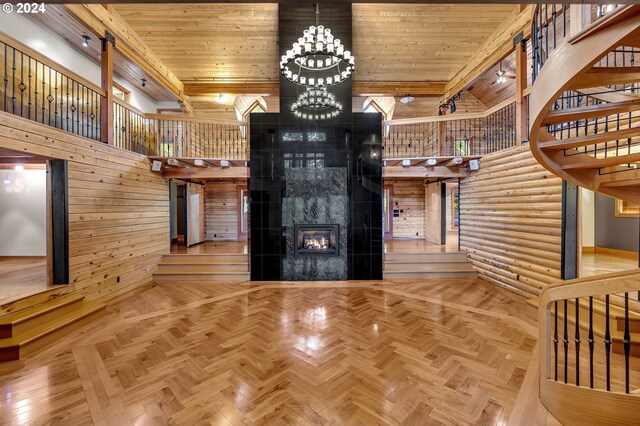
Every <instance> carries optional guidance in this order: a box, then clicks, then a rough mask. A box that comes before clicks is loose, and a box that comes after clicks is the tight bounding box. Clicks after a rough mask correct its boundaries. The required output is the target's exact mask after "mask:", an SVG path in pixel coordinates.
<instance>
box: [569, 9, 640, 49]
mask: <svg viewBox="0 0 640 426" xmlns="http://www.w3.org/2000/svg"><path fill="white" fill-rule="evenodd" d="M633 9H634V5H632V4H628V5H626V6H620V7H618V8H616V9H615V10H614V11H613V12H611V13H607V14H606V15H604V16H603V17H601V18H600V19H598V20H596V21H594V22H592V23H591V24H590V25H588V26H587V27H585V28H583V29H582V30H581V31H580V32H578V33H577V34H575V35H574V36H572V37H570V38H569V39H568V40H567V41H568V42H569V43H570V44H575V43H577V42H579V41H580V40H582V39H584V38H585V37H588V36H590V35H591V34H594V33H596V32H598V31H600V30H602V29H604V28H607V27H609V26H611V25H613V24H615V23H616V22H619V21H620V20H622V19H625V18H626V17H627V16H628V15H629V14H630V13H631V14H634V13H638V11H637V10H633Z"/></svg>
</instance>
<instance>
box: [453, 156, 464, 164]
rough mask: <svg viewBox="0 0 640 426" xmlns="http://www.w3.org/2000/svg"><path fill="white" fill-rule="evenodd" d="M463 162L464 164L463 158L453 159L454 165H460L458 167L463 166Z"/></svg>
mask: <svg viewBox="0 0 640 426" xmlns="http://www.w3.org/2000/svg"><path fill="white" fill-rule="evenodd" d="M463 162H464V160H463V159H462V157H455V158H454V159H453V164H458V165H460V164H462V163H463Z"/></svg>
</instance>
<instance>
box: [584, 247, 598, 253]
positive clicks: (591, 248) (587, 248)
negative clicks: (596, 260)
mask: <svg viewBox="0 0 640 426" xmlns="http://www.w3.org/2000/svg"><path fill="white" fill-rule="evenodd" d="M595 252H596V248H595V247H593V246H590V247H582V254H594V253H595Z"/></svg>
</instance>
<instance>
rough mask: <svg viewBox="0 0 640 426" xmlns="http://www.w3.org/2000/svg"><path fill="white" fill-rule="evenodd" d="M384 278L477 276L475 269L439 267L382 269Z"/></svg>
mask: <svg viewBox="0 0 640 426" xmlns="http://www.w3.org/2000/svg"><path fill="white" fill-rule="evenodd" d="M383 275H384V279H385V280H393V279H426V280H428V279H435V278H458V279H472V278H478V273H477V272H476V271H460V270H453V269H451V270H447V269H444V268H443V269H441V270H437V271H431V270H429V271H424V270H423V271H384V274H383Z"/></svg>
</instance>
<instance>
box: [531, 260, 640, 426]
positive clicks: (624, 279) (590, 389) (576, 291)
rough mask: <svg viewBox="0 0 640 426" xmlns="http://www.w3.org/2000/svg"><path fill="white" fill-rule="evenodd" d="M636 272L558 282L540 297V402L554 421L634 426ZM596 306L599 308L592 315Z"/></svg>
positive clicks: (638, 374)
mask: <svg viewBox="0 0 640 426" xmlns="http://www.w3.org/2000/svg"><path fill="white" fill-rule="evenodd" d="M638 290H640V270H638V269H636V270H632V271H625V272H622V273H614V274H607V275H602V276H598V277H589V278H584V279H577V280H572V281H567V282H563V283H561V284H558V285H555V286H551V287H548V288H547V289H545V290H544V291H543V292H542V293H541V295H540V305H539V314H538V315H539V328H540V340H539V348H540V400H541V401H542V402H543V404H544V405H545V407H546V408H547V409H548V410H549V412H550V413H551V414H552V415H553V416H554V417H556V418H557V419H558V420H560V422H562V423H565V422H569V423H571V424H637V423H635V422H637V407H638V406H639V404H640V394H637V393H633V392H634V391H635V390H637V389H638V388H640V366H639V365H638V364H639V363H638V362H636V361H637V358H632V355H634V356H636V357H637V356H638V355H640V342H633V341H632V338H631V336H632V335H633V334H634V333H637V332H639V331H640V314H639V313H640V311H639V310H638V304H637V299H636V300H634V298H636V297H637V295H638ZM598 312H600V314H599V313H598Z"/></svg>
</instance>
